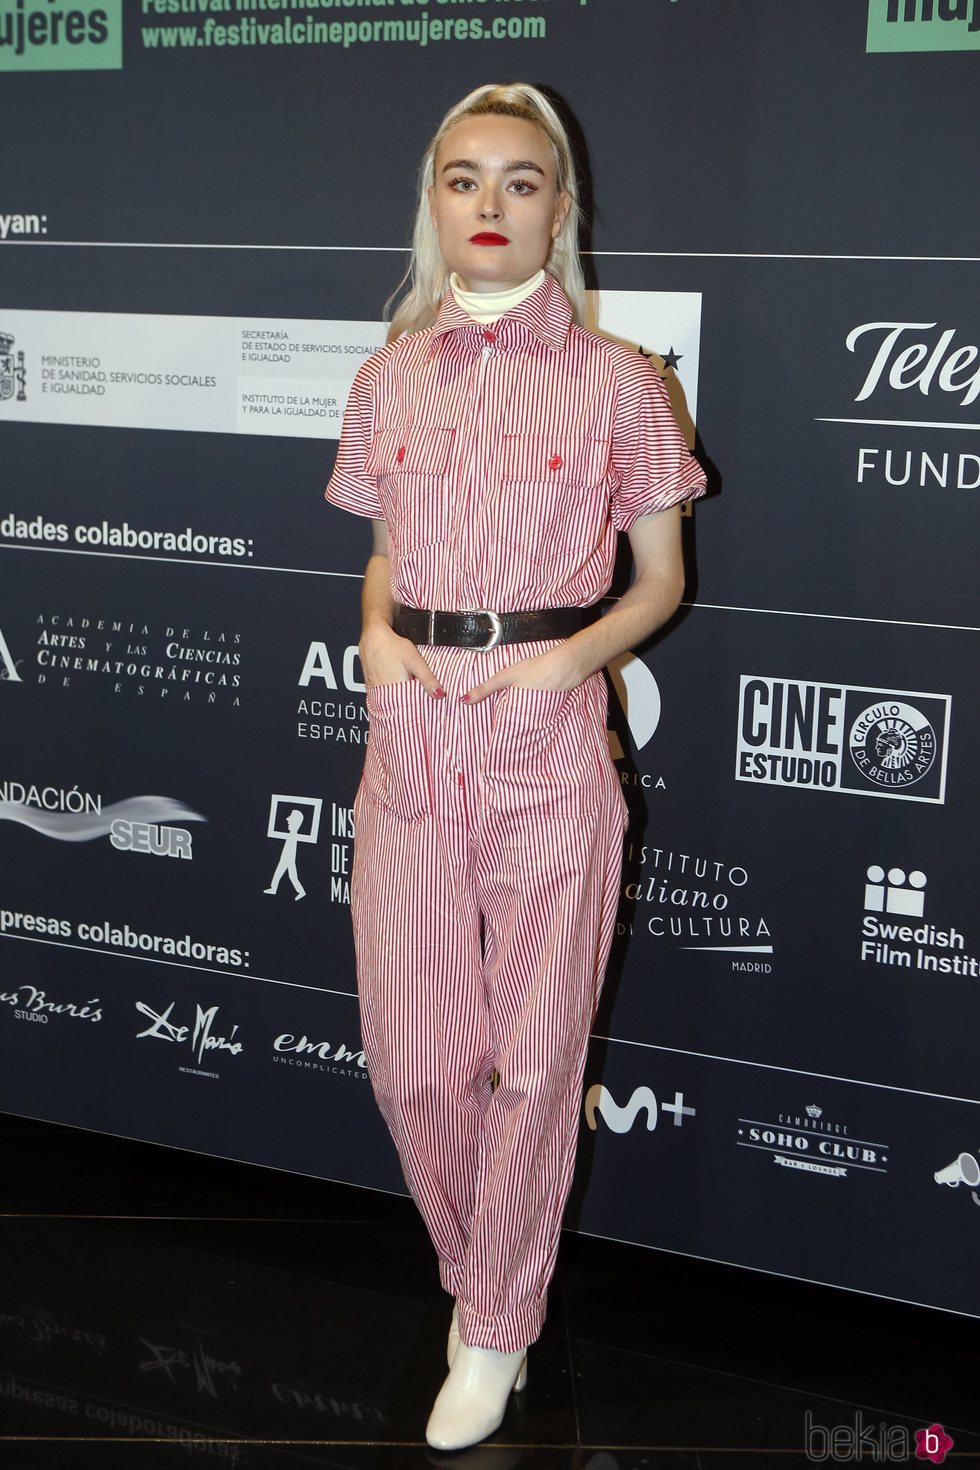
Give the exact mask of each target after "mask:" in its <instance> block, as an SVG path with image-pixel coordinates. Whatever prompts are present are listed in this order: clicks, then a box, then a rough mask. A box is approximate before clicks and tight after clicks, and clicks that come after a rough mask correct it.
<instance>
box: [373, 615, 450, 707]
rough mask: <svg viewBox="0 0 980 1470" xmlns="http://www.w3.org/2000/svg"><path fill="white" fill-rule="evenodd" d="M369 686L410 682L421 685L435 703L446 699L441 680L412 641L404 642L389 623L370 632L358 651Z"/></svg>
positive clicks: (374, 625)
mask: <svg viewBox="0 0 980 1470" xmlns="http://www.w3.org/2000/svg"><path fill="white" fill-rule="evenodd" d="M358 652H359V653H360V656H361V668H362V669H363V670H364V683H365V685H372V684H400V683H404V682H406V681H407V680H408V679H418V681H419V683H420V684H421V685H422V686H423V687H424V688H425V689H426V691H427V692H428V693H429V694H431V695H432V696H433V698H435V699H442V698H444V697H445V693H446V691H445V690H444V689H441V688H440V687H439V680H438V679H437V678H436V676H435V674H434V673H433V672H432V670H431V669H430V668H429V665H428V664H427V663H426V661H425V659H424V658H423V657H422V655H421V654H420V653H419V651H418V649H417V648H416V646H415V644H414V643H413V642H412V641H411V639H410V638H402V637H401V635H400V634H398V633H396V632H395V631H394V630H393V629H392V628H391V627H390V626H389V625H388V624H387V623H383V622H378V623H374V624H372V626H371V627H370V628H366V629H365V630H364V632H363V633H362V635H361V642H360V645H359V648H358Z"/></svg>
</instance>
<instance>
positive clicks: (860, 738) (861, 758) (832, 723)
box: [735, 674, 952, 804]
mask: <svg viewBox="0 0 980 1470" xmlns="http://www.w3.org/2000/svg"><path fill="white" fill-rule="evenodd" d="M951 703H952V700H951V698H950V696H949V695H948V694H918V693H910V692H909V691H907V690H894V689H891V690H889V689H867V688H857V687H854V686H851V685H847V684H814V683H810V682H809V681H803V680H797V679H772V678H766V677H762V676H757V675H749V674H745V675H743V676H742V680H741V687H740V692H739V712H738V738H737V748H736V756H735V779H736V780H737V781H754V782H756V783H764V784H766V785H770V786H809V787H815V788H816V789H817V790H821V791H843V792H850V793H852V794H854V795H856V796H886V797H890V798H892V799H893V800H903V801H929V802H937V803H940V804H941V803H943V802H944V801H945V799H946V747H947V738H948V731H949V712H950V705H951Z"/></svg>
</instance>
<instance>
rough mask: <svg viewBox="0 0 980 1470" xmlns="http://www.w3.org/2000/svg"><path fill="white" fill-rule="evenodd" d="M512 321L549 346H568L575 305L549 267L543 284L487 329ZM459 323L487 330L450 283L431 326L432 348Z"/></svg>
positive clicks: (500, 327) (496, 330)
mask: <svg viewBox="0 0 980 1470" xmlns="http://www.w3.org/2000/svg"><path fill="white" fill-rule="evenodd" d="M508 322H518V323H520V324H521V325H522V326H524V327H526V328H527V329H528V331H530V332H532V333H533V334H534V336H535V337H537V338H538V339H539V341H541V342H543V343H544V345H545V346H546V347H550V348H551V349H552V350H553V351H555V352H559V351H561V349H562V348H563V347H564V346H565V343H566V341H567V338H568V329H569V327H570V325H571V323H572V305H571V302H570V301H569V299H568V297H567V296H566V295H565V292H564V291H563V290H562V288H561V286H560V285H559V284H558V282H557V281H556V280H555V278H554V276H553V275H551V274H550V272H549V271H545V274H544V280H543V281H542V282H541V284H540V286H538V287H537V289H536V290H534V291H532V292H531V294H530V296H526V297H525V298H524V300H523V301H521V302H520V303H519V304H518V305H517V306H514V307H512V308H511V309H510V311H508V312H505V313H504V315H503V316H502V317H501V318H500V319H499V321H496V322H494V324H493V326H492V327H491V328H489V329H487V330H490V331H492V332H493V333H494V334H497V333H499V332H501V331H502V330H504V329H505V325H506V323H508ZM459 327H472V328H473V329H474V330H475V331H482V330H484V328H481V326H480V324H479V322H476V321H474V320H473V318H472V317H471V316H470V315H469V313H468V312H465V311H464V310H463V308H462V307H461V306H460V305H459V304H458V303H457V301H456V298H455V297H454V296H453V293H452V289H451V288H450V287H449V286H448V285H447V287H446V294H445V296H444V297H443V298H442V304H441V305H440V307H439V312H438V314H437V316H436V319H435V323H434V325H433V327H432V329H431V330H432V343H431V346H430V349H429V350H430V352H435V351H436V349H437V348H438V347H439V346H440V345H441V343H442V340H443V338H444V337H445V336H446V335H447V334H448V333H449V332H454V331H456V330H457V329H458V328H459Z"/></svg>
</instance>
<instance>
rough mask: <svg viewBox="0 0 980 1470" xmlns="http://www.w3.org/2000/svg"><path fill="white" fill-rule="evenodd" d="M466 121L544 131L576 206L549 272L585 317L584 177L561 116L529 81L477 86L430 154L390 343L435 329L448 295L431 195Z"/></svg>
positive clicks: (563, 189)
mask: <svg viewBox="0 0 980 1470" xmlns="http://www.w3.org/2000/svg"><path fill="white" fill-rule="evenodd" d="M466 117H518V118H523V119H524V121H525V122H530V123H533V124H534V126H535V127H537V128H540V130H541V132H542V133H544V135H545V137H546V138H547V139H548V142H549V143H550V144H551V151H552V154H553V156H554V160H555V167H556V171H557V181H556V183H557V190H558V193H559V194H567V195H568V198H569V201H570V206H569V210H568V214H567V216H566V218H565V222H564V225H563V226H562V230H561V233H560V234H559V235H558V237H557V238H556V239H554V240H552V242H551V249H550V251H549V253H548V259H547V260H546V261H545V266H546V269H547V270H548V271H549V272H550V273H551V274H552V275H553V276H554V277H555V279H556V280H557V281H558V283H559V285H561V286H562V287H563V289H564V291H565V294H566V296H567V297H568V299H569V301H570V302H571V304H572V313H573V315H574V317H575V320H576V321H577V322H578V323H579V324H580V325H581V324H582V322H583V320H584V317H585V279H584V276H583V274H582V265H581V261H580V260H579V254H578V238H579V227H580V224H581V219H582V209H581V203H580V200H579V188H578V177H577V174H576V171H575V159H574V157H573V154H572V146H571V142H570V141H569V137H568V132H567V130H566V128H565V125H564V123H563V122H562V120H561V118H560V117H559V115H558V113H557V111H556V110H555V108H554V106H553V105H552V103H551V102H549V100H548V98H547V97H546V96H545V95H544V93H543V92H541V91H539V90H538V88H537V87H532V86H531V85H530V83H528V82H510V83H505V84H500V83H496V82H489V83H487V84H486V85H485V86H482V87H477V88H476V89H475V90H474V91H472V92H470V93H468V94H467V96H465V97H464V98H463V100H462V101H461V102H457V103H456V105H455V107H451V108H450V109H449V111H448V112H447V113H446V116H445V117H444V118H443V120H442V122H441V123H440V124H439V127H438V129H437V130H436V133H435V136H434V137H433V139H432V141H431V143H430V144H429V146H428V148H427V149H426V151H425V154H424V156H423V158H422V163H421V165H420V167H419V174H418V207H417V209H416V211H415V226H414V229H413V232H412V254H411V257H410V259H409V263H408V266H407V268H406V270H405V274H404V275H403V276H402V278H401V280H400V281H399V282H398V285H397V286H396V287H395V289H394V291H393V292H392V293H391V295H390V296H389V297H388V300H387V301H386V302H385V308H384V309H385V320H386V321H387V320H388V312H389V309H390V308H391V307H392V306H393V305H394V304H395V303H396V302H397V303H398V305H397V306H396V308H395V311H394V314H393V316H392V317H391V325H390V327H389V329H388V341H389V342H393V341H394V340H395V338H396V337H401V336H404V334H405V333H406V332H417V331H419V330H420V329H421V328H422V327H428V326H431V325H432V323H433V322H434V321H435V319H436V314H437V312H438V310H439V303H440V302H441V301H442V298H443V296H444V295H445V291H446V285H447V283H448V280H449V271H448V270H447V268H446V264H445V262H444V260H443V258H442V254H441V252H440V250H439V241H438V238H437V236H436V231H435V226H434V225H433V223H432V217H431V214H430V212H429V201H428V190H429V188H430V187H431V186H432V185H433V184H434V183H435V161H436V151H437V149H438V147H439V144H440V143H441V142H442V140H443V138H444V137H445V135H446V134H447V133H448V132H449V129H450V128H452V127H455V125H456V124H457V123H458V122H461V121H462V120H463V118H466Z"/></svg>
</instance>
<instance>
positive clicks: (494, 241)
mask: <svg viewBox="0 0 980 1470" xmlns="http://www.w3.org/2000/svg"><path fill="white" fill-rule="evenodd" d="M470 244H471V245H509V244H510V241H509V240H508V239H507V236H506V235H495V234H494V233H493V231H492V230H486V231H484V232H483V233H482V234H479V235H471V236H470Z"/></svg>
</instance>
